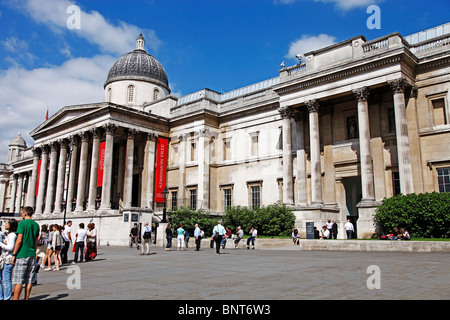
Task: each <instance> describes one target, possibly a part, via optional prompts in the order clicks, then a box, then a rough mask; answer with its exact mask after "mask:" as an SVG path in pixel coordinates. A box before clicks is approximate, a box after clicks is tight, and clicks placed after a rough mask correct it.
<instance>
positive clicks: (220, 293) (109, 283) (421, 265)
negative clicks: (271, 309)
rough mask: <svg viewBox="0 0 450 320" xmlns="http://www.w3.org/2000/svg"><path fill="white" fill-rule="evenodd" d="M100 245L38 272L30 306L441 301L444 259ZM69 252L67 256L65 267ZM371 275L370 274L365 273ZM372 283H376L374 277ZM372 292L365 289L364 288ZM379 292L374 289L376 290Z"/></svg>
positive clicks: (447, 278) (445, 288) (449, 294)
mask: <svg viewBox="0 0 450 320" xmlns="http://www.w3.org/2000/svg"><path fill="white" fill-rule="evenodd" d="M139 252H140V251H138V250H136V248H129V247H109V246H102V247H100V248H99V249H98V257H97V259H96V260H95V261H93V262H87V263H79V264H77V265H71V264H69V265H66V266H63V267H62V268H61V269H60V271H59V272H56V271H47V272H44V271H43V270H41V271H40V272H39V281H38V285H36V286H35V287H34V288H33V291H32V296H31V298H32V299H33V300H113V299H114V300H115V299H120V300H155V299H159V300H196V301H202V300H309V299H314V300H356V299H357V300H392V299H395V300H397V299H400V300H403V299H405V300H409V299H425V300H445V299H450V289H449V288H450V274H449V272H448V268H449V266H450V255H449V254H448V253H398V252H337V251H336V252H335V251H302V250H300V249H299V247H294V246H289V247H281V248H271V249H261V250H246V249H239V250H234V249H226V250H222V254H221V255H216V254H215V250H213V249H210V248H209V247H206V248H202V249H201V251H199V252H197V251H194V248H188V249H185V251H183V252H181V251H180V252H177V251H170V252H167V251H164V249H163V248H156V247H152V248H151V254H150V255H145V256H141V255H139ZM72 257H73V253H69V260H70V261H71V259H72ZM373 270H375V271H373ZM377 277H378V278H377ZM368 283H369V287H373V288H372V289H370V288H369V287H368ZM377 287H379V289H377Z"/></svg>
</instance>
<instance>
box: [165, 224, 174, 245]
mask: <svg viewBox="0 0 450 320" xmlns="http://www.w3.org/2000/svg"><path fill="white" fill-rule="evenodd" d="M172 237H173V231H172V225H171V224H170V223H169V224H167V227H166V240H167V243H166V251H170V248H171V247H172Z"/></svg>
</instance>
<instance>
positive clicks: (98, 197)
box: [95, 194, 102, 210]
mask: <svg viewBox="0 0 450 320" xmlns="http://www.w3.org/2000/svg"><path fill="white" fill-rule="evenodd" d="M101 204H102V198H101V197H100V195H99V194H98V195H97V197H96V198H95V210H98V209H99V208H100V206H101Z"/></svg>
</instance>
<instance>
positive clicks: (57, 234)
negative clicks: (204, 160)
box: [52, 224, 63, 271]
mask: <svg viewBox="0 0 450 320" xmlns="http://www.w3.org/2000/svg"><path fill="white" fill-rule="evenodd" d="M62 243H63V239H62V236H61V231H60V226H58V225H57V224H54V225H53V236H52V246H53V253H52V254H53V261H55V269H53V271H55V270H56V271H59V265H60V263H61V255H60V252H61V247H62Z"/></svg>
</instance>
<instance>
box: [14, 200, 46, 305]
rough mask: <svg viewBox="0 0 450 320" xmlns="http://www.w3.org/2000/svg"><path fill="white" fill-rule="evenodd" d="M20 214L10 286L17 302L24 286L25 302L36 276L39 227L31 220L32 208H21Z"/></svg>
mask: <svg viewBox="0 0 450 320" xmlns="http://www.w3.org/2000/svg"><path fill="white" fill-rule="evenodd" d="M21 214H22V218H23V220H22V221H20V223H19V226H18V227H17V231H16V234H17V240H16V244H15V246H14V251H13V254H12V255H13V257H12V259H11V264H12V265H14V269H13V276H12V284H13V285H15V287H14V300H19V298H20V294H21V293H22V285H23V284H26V287H25V300H28V299H29V298H30V293H31V289H32V288H33V278H34V276H35V274H36V248H37V242H38V240H39V225H38V224H37V223H36V221H34V220H32V219H31V216H32V215H33V208H31V207H24V208H22V210H21Z"/></svg>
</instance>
